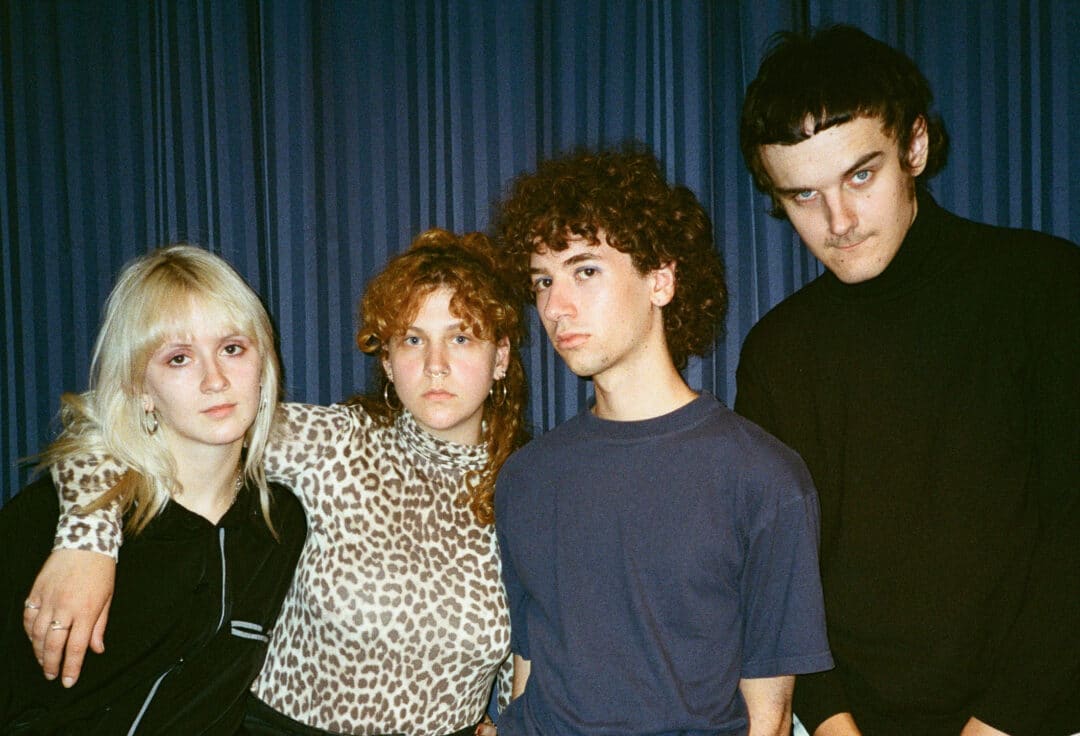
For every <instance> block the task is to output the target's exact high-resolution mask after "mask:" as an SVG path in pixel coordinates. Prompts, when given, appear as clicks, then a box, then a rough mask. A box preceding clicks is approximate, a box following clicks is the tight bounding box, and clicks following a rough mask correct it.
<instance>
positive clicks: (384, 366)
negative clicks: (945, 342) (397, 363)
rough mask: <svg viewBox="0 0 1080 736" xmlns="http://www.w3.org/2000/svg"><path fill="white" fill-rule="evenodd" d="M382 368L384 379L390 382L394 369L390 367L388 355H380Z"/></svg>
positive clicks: (392, 380)
mask: <svg viewBox="0 0 1080 736" xmlns="http://www.w3.org/2000/svg"><path fill="white" fill-rule="evenodd" d="M382 369H383V370H384V371H385V372H386V379H387V380H388V381H390V383H393V382H394V371H393V370H392V369H391V368H390V356H389V355H383V357H382Z"/></svg>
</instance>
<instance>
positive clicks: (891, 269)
mask: <svg viewBox="0 0 1080 736" xmlns="http://www.w3.org/2000/svg"><path fill="white" fill-rule="evenodd" d="M915 196H916V198H917V200H918V210H917V214H916V215H915V221H914V222H912V223H911V227H910V228H908V231H907V235H905V236H904V242H903V243H901V244H900V249H899V250H898V251H897V252H896V255H895V256H893V259H892V261H891V262H890V263H889V265H888V266H886V267H885V270H884V271H882V272H881V274H879V275H878V276H876V277H874V278H872V279H870V280H868V281H862V282H860V283H857V284H845V283H844V282H842V281H840V279H838V278H836V276H835V275H833V273H832V272H831V271H826V272H825V274H824V275H823V276H822V282H823V285H824V287H825V291H826V293H828V294H829V295H830V296H832V297H834V298H836V299H841V300H847V301H877V300H882V299H890V298H893V297H895V296H898V295H902V294H907V293H910V292H911V291H912V290H913V289H915V288H917V287H919V286H921V285H922V284H923V283H925V282H926V281H927V279H928V278H929V277H930V276H932V275H933V274H934V273H937V272H938V271H939V270H940V269H941V267H942V266H944V265H945V263H946V262H947V261H948V259H949V257H950V244H949V243H948V242H947V239H946V238H942V237H941V234H940V233H941V229H942V226H943V225H944V224H945V221H946V218H947V217H948V213H947V212H945V210H943V209H941V207H939V206H938V203H937V202H935V201H934V198H933V197H931V196H930V193H929V192H927V191H926V190H925V189H923V188H922V187H917V189H916V194H915Z"/></svg>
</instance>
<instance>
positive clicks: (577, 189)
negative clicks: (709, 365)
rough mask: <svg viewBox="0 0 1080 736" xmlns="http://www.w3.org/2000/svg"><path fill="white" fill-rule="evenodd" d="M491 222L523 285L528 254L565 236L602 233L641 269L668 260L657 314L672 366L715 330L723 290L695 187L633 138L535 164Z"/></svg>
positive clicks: (704, 344)
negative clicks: (664, 295) (670, 291)
mask: <svg viewBox="0 0 1080 736" xmlns="http://www.w3.org/2000/svg"><path fill="white" fill-rule="evenodd" d="M494 228H495V232H496V237H497V238H498V242H499V246H500V250H501V257H502V259H503V268H504V269H505V270H506V271H507V272H508V273H509V274H512V275H513V277H514V279H515V282H516V284H517V287H518V288H519V289H520V290H522V291H524V290H525V288H526V287H527V284H528V283H529V278H528V270H529V256H530V255H531V254H532V253H534V252H536V251H537V250H540V249H550V250H555V251H561V250H565V249H566V247H567V241H568V240H570V239H579V238H584V239H585V240H587V241H589V242H590V243H592V244H593V245H598V244H599V243H600V236H601V235H603V236H604V237H605V238H606V240H607V243H608V245H610V246H611V247H612V248H615V249H616V250H618V251H621V252H623V253H626V254H627V255H629V256H630V258H631V260H632V261H633V263H634V266H635V267H636V268H637V270H638V271H639V272H640V273H642V274H645V273H648V272H649V271H652V270H654V269H657V268H660V267H661V266H663V265H665V264H668V263H673V264H675V283H676V287H675V296H674V298H673V299H672V300H671V302H669V303H668V304H667V306H665V307H664V311H663V315H664V334H665V337H666V339H667V344H668V349H669V351H670V352H671V358H672V361H673V362H674V363H675V367H676V368H679V369H682V368H684V367H686V361H687V359H688V358H689V357H690V356H691V355H703V354H704V353H706V352H708V351H709V350H710V349H711V348H712V346H713V344H714V342H715V341H716V339H717V338H718V337H719V336H720V333H721V332H722V331H723V322H724V316H725V314H726V312H727V288H726V287H725V285H724V264H723V260H722V259H721V257H720V254H719V253H718V252H717V250H716V248H715V247H714V246H713V234H712V223H711V222H710V221H709V216H708V215H707V214H705V209H704V208H703V207H702V206H701V203H700V202H699V201H698V199H697V197H695V196H694V194H693V192H691V191H690V190H689V189H687V188H686V187H682V186H674V187H673V186H669V185H668V183H667V181H666V180H665V179H664V175H663V173H662V172H661V170H660V163H659V161H657V160H656V157H655V156H654V155H653V154H652V152H650V151H648V150H647V149H645V148H644V147H642V146H640V145H637V144H627V145H625V146H624V147H622V148H621V149H618V150H606V151H598V152H597V151H588V150H578V151H575V152H573V153H571V154H569V155H566V156H563V157H560V158H555V159H551V160H549V161H544V162H542V163H541V164H540V166H539V167H538V168H537V170H536V173H533V174H523V175H521V176H519V177H518V178H517V179H515V180H514V182H513V183H512V184H511V188H510V193H509V196H507V197H506V198H505V199H504V200H503V202H502V203H501V204H499V205H498V206H497V211H496V214H495V222H494Z"/></svg>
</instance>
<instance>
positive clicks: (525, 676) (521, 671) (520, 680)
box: [510, 654, 532, 699]
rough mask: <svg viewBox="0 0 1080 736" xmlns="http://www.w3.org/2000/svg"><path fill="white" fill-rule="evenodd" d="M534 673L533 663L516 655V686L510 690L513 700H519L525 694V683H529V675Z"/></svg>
mask: <svg viewBox="0 0 1080 736" xmlns="http://www.w3.org/2000/svg"><path fill="white" fill-rule="evenodd" d="M531 671H532V662H531V661H530V660H528V659H522V658H521V657H520V656H518V655H517V654H515V655H514V686H513V687H512V688H511V690H510V697H511V699H513V698H517V697H518V696H519V695H521V694H522V693H523V692H525V683H527V682H528V681H529V673H530V672H531Z"/></svg>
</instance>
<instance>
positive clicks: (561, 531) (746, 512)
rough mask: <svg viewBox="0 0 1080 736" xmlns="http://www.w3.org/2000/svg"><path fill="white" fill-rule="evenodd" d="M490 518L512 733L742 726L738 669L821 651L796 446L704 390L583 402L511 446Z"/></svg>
mask: <svg viewBox="0 0 1080 736" xmlns="http://www.w3.org/2000/svg"><path fill="white" fill-rule="evenodd" d="M495 509H496V510H495V514H496V516H495V518H496V528H497V530H498V536H499V544H500V549H501V553H502V559H503V577H504V580H505V582H506V589H507V595H508V596H509V601H510V618H511V627H512V632H513V633H512V644H511V646H512V648H513V650H514V651H515V652H516V653H518V654H520V655H521V656H522V657H524V658H525V659H528V660H531V662H532V671H531V674H530V676H529V681H528V685H527V686H526V689H525V693H524V694H523V695H522V696H521V697H519V698H518V699H517V700H515V701H514V702H513V703H512V704H511V705H510V707H509V708H508V709H507V710H506V711H505V712H504V713H503V715H502V717H501V718H500V719H499V733H500V736H513V735H514V734H548V735H550V734H574V733H581V734H655V735H659V734H676V733H678V734H743V733H745V732H746V730H747V719H746V707H745V704H744V703H743V700H742V697H741V695H740V694H739V691H738V685H739V680H740V679H741V678H757V677H774V676H779V675H791V674H803V673H807V672H816V671H820V670H823V669H828V668H829V667H831V666H832V658H831V656H830V654H829V648H828V642H827V640H826V636H825V614H824V609H823V604H822V596H821V582H820V577H819V574H818V556H817V545H818V502H817V494H816V492H815V491H814V486H813V483H812V481H811V480H810V475H809V473H808V472H807V470H806V466H805V465H804V464H803V462H802V460H801V459H800V458H799V456H798V455H796V454H795V453H794V452H792V451H791V450H790V449H788V448H787V447H786V446H784V445H783V444H781V443H780V442H779V441H778V440H776V439H775V438H773V437H772V436H771V435H769V434H767V433H766V432H765V431H764V430H762V429H760V428H759V427H758V426H757V425H755V424H753V423H751V422H749V421H747V420H746V419H743V418H741V417H739V416H737V415H736V414H734V413H732V412H731V411H730V410H728V409H727V408H726V407H725V406H723V405H722V404H721V403H720V402H719V401H717V400H716V399H715V398H714V397H712V396H710V395H709V394H702V395H701V396H700V397H698V398H697V399H696V400H694V401H692V402H691V403H689V404H687V405H686V406H684V407H682V408H680V409H678V410H676V411H674V412H672V413H670V414H666V415H664V416H660V417H656V418H654V419H648V420H645V421H639V422H612V421H604V420H601V419H598V418H597V417H595V416H594V415H593V414H592V413H591V412H589V411H585V412H582V413H581V414H580V415H578V416H577V417H575V418H574V419H571V420H569V421H567V422H566V423H564V424H563V425H561V426H559V427H557V428H556V429H554V430H552V431H551V432H549V433H547V434H545V435H544V436H542V437H540V438H538V439H536V440H535V441H533V442H532V443H530V444H529V445H527V446H526V447H524V448H522V449H521V450H520V451H518V452H517V453H516V454H514V455H513V456H512V457H511V458H510V459H509V460H508V461H507V463H506V465H505V466H504V467H503V469H502V471H501V472H500V474H499V479H498V486H497V490H496V496H495Z"/></svg>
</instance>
